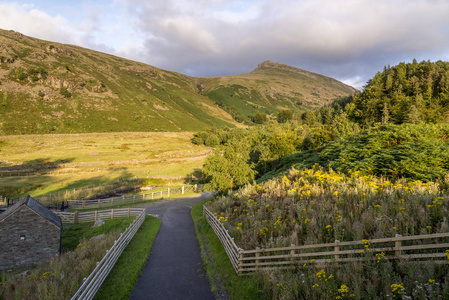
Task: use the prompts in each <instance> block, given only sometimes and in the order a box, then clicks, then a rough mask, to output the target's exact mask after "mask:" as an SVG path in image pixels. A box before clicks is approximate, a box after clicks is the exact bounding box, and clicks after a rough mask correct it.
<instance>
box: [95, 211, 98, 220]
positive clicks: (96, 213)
mask: <svg viewBox="0 0 449 300" xmlns="http://www.w3.org/2000/svg"><path fill="white" fill-rule="evenodd" d="M97 216H98V210H96V211H95V222H97Z"/></svg>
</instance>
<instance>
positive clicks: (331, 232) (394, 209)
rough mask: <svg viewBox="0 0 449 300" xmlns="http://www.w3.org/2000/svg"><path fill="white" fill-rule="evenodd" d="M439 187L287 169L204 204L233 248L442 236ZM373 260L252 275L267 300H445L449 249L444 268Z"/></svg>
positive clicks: (447, 204)
mask: <svg viewBox="0 0 449 300" xmlns="http://www.w3.org/2000/svg"><path fill="white" fill-rule="evenodd" d="M446 186H447V182H444V181H442V182H440V183H434V182H428V183H423V182H421V181H406V180H398V181H396V182H391V181H389V180H386V179H382V178H374V177H370V176H359V174H358V173H352V174H350V175H349V176H345V175H342V174H338V173H335V172H332V171H330V172H326V171H323V170H321V169H318V168H312V169H306V170H304V171H297V170H294V169H292V170H290V172H289V174H288V175H286V176H283V177H279V178H276V179H272V180H269V181H266V182H264V183H260V184H256V183H254V184H248V185H246V186H245V187H243V188H241V189H239V190H238V191H236V192H232V193H230V194H229V195H225V196H221V197H217V198H216V199H214V200H211V201H209V202H208V203H207V204H206V205H207V207H208V208H209V209H210V210H211V211H212V212H214V213H215V215H216V216H217V217H218V218H219V220H220V221H221V222H222V223H223V224H224V226H225V227H226V228H227V229H228V230H229V232H230V234H231V236H233V237H234V238H235V242H236V244H237V245H238V246H239V247H241V248H243V249H245V250H250V249H255V248H256V247H260V248H274V247H282V246H290V245H291V244H295V245H303V244H320V243H328V242H334V241H335V240H339V241H351V240H362V239H374V238H384V237H394V236H395V235H396V234H401V235H404V236H406V235H417V234H427V233H440V232H448V231H449V222H448V217H449V214H448V212H449V197H448V195H447V190H446ZM443 251H444V250H443ZM374 256H375V254H374V253H372V252H369V251H366V253H364V254H363V255H362V257H365V258H366V259H364V260H363V261H361V262H353V263H347V264H340V265H338V266H337V265H333V264H329V265H326V266H317V265H313V264H312V265H306V266H304V265H298V266H296V269H294V270H264V271H260V272H258V273H257V274H256V275H255V276H257V277H258V279H259V283H260V286H261V287H262V289H263V290H264V292H265V293H266V294H267V295H270V297H272V298H273V299H352V298H354V299H361V298H366V299H447V298H449V251H448V252H447V259H448V263H447V264H446V263H445V264H440V265H437V264H426V263H414V262H408V261H405V260H397V261H389V260H386V259H383V258H382V256H381V255H380V256H376V257H374ZM373 258H374V259H373ZM376 258H377V259H376Z"/></svg>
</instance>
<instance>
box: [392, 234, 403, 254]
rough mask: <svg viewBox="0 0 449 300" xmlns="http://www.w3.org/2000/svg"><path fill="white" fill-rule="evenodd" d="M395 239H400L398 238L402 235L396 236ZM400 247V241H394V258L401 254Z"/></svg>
mask: <svg viewBox="0 0 449 300" xmlns="http://www.w3.org/2000/svg"><path fill="white" fill-rule="evenodd" d="M396 237H397V238H400V237H402V235H400V234H396ZM401 246H402V242H401V241H395V242H394V249H395V251H394V254H395V255H396V256H400V255H401V254H402V251H401V250H400V248H401Z"/></svg>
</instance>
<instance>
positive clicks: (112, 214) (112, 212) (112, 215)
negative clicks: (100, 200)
mask: <svg viewBox="0 0 449 300" xmlns="http://www.w3.org/2000/svg"><path fill="white" fill-rule="evenodd" d="M111 219H114V209H111Z"/></svg>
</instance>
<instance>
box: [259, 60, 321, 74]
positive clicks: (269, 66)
mask: <svg viewBox="0 0 449 300" xmlns="http://www.w3.org/2000/svg"><path fill="white" fill-rule="evenodd" d="M266 70H283V71H290V72H294V73H298V74H302V75H306V76H308V77H311V76H313V75H318V74H313V73H312V72H308V71H305V70H302V69H299V68H295V67H292V66H289V65H286V64H281V63H277V62H274V61H271V60H266V61H264V62H261V63H260V64H259V65H258V66H257V68H255V69H254V71H252V72H251V73H260V72H261V71H266Z"/></svg>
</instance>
